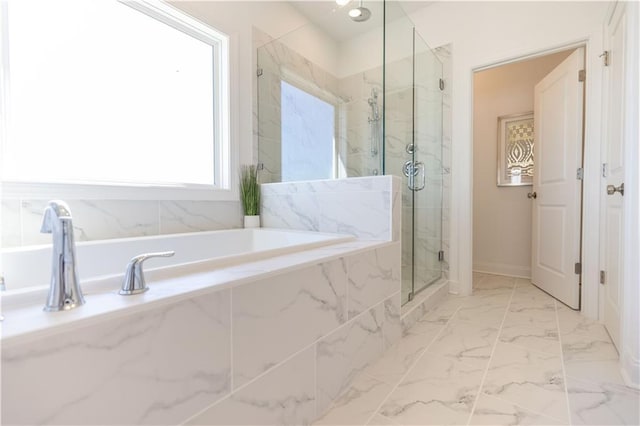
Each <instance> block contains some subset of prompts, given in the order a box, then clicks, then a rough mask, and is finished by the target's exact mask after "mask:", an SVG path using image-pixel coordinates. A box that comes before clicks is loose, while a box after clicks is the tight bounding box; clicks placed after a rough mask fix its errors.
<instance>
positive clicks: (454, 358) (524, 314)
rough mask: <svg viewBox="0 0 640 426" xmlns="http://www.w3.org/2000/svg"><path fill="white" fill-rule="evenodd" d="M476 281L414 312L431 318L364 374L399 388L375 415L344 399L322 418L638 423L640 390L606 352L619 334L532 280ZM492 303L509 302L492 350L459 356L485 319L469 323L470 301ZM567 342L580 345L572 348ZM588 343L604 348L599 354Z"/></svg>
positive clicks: (479, 277) (490, 342)
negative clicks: (608, 333)
mask: <svg viewBox="0 0 640 426" xmlns="http://www.w3.org/2000/svg"><path fill="white" fill-rule="evenodd" d="M473 279H474V294H473V295H472V296H469V297H456V296H452V295H449V296H447V297H445V298H443V299H441V300H440V303H439V305H438V306H437V307H435V308H432V309H428V310H426V312H425V311H424V310H420V309H415V310H414V311H412V314H413V313H416V312H425V316H424V318H419V319H417V320H415V319H413V320H411V323H413V324H414V326H413V327H409V328H407V329H405V330H404V333H403V337H402V339H400V340H399V341H398V342H397V343H396V344H394V345H393V346H392V347H391V348H389V349H388V350H387V351H386V352H385V353H384V354H383V356H382V358H381V359H380V360H378V361H377V362H375V363H373V364H372V365H370V366H369V367H367V368H366V369H365V370H364V372H363V373H362V380H367V378H373V379H376V380H378V381H380V382H383V383H386V384H388V385H390V386H393V387H394V390H393V392H392V393H391V394H390V395H389V396H386V397H385V396H377V398H378V399H377V401H378V407H380V408H377V409H374V410H373V411H369V414H370V417H369V420H368V421H367V422H364V423H363V422H362V420H361V419H362V416H363V413H362V411H361V410H363V409H364V408H365V405H364V404H361V403H359V402H354V407H353V410H350V407H349V403H348V402H346V401H345V400H342V399H341V401H344V403H342V404H340V406H339V407H338V405H336V406H334V407H335V408H334V409H335V410H336V413H335V414H334V413H331V412H329V413H327V414H326V415H325V417H324V418H323V419H333V418H335V419H339V422H338V421H337V420H336V421H335V422H333V423H331V424H335V425H338V424H371V425H410V424H411V425H418V424H419V425H431V424H434V425H435V424H437V425H443V424H473V425H476V424H478V425H483V424H484V425H568V424H576V425H577V424H592V425H623V424H626V425H637V424H639V423H640V414H639V411H638V407H640V393H639V392H638V390H637V389H631V388H628V387H626V386H624V384H623V382H622V378H621V377H620V373H619V372H618V370H619V365H618V360H617V358H616V359H615V360H614V359H611V358H610V356H611V354H610V353H609V352H608V351H606V350H604V351H603V350H602V349H603V348H605V347H606V346H603V345H604V344H605V343H609V344H611V341H610V340H607V339H605V338H604V337H605V336H603V335H602V334H601V333H600V329H599V328H598V327H596V325H600V324H597V323H594V322H593V321H590V320H588V319H586V318H584V317H582V316H581V315H580V314H579V313H578V312H574V311H572V310H569V309H568V308H566V307H564V306H563V305H562V304H560V303H558V302H555V301H554V300H553V299H551V300H549V296H548V295H546V294H545V293H544V292H542V291H541V290H539V289H537V288H536V287H534V286H533V285H531V283H530V282H529V281H525V280H521V279H516V280H513V279H505V278H504V277H497V276H492V275H486V274H477V273H474V275H473ZM505 294H506V295H507V296H511V295H513V296H514V297H505ZM516 294H520V295H522V296H523V297H520V298H516V297H515V295H516ZM524 295H526V296H524ZM486 303H489V304H491V305H492V306H502V308H503V309H504V311H505V312H506V314H505V316H504V320H503V321H502V322H501V323H500V324H499V325H497V326H496V329H495V332H494V333H490V335H488V336H485V338H484V339H486V340H485V342H486V343H485V345H487V347H488V349H489V352H488V357H487V358H486V361H484V362H479V361H480V360H479V359H476V358H474V357H464V356H461V355H460V353H461V349H463V348H464V343H465V342H466V343H469V341H468V340H467V339H469V336H470V333H471V331H472V330H474V327H475V330H476V331H479V332H482V330H483V328H484V327H486V325H483V324H482V322H483V321H480V323H479V324H476V325H470V321H469V320H468V319H465V320H462V319H460V316H461V315H459V314H461V313H462V314H463V315H468V312H466V313H465V312H464V311H462V308H463V307H464V306H472V307H479V306H482V305H483V304H486ZM479 312H480V313H481V312H482V311H479ZM467 318H468V317H467ZM554 327H555V328H554ZM523 328H524V329H523ZM518 329H520V331H521V332H523V333H524V332H527V333H529V332H530V335H531V336H534V337H536V338H541V339H542V340H540V341H539V342H538V343H540V344H538V345H537V346H536V345H535V344H534V343H533V342H529V343H531V344H528V343H525V342H523V341H522V340H519V339H517V338H515V339H514V340H511V339H510V338H509V339H504V338H503V337H505V336H511V335H512V336H513V337H517V336H518V333H516V332H515V331H516V330H518ZM589 330H593V335H590V333H589ZM547 333H548V334H547ZM523 335H524V334H521V336H523ZM541 336H542V337H541ZM547 338H548V340H549V341H548V342H547V343H548V344H551V343H552V342H553V343H554V344H555V345H556V347H555V348H554V349H553V350H549V347H548V346H545V345H543V344H541V343H544V342H545V340H546V339H547ZM484 339H480V340H484ZM557 339H560V340H562V342H563V345H562V346H561V345H560V343H559V340H557ZM565 339H566V340H567V341H569V342H572V344H571V345H564V342H565ZM593 339H595V340H593ZM590 342H591V343H593V342H596V343H597V344H596V345H595V347H599V349H601V350H599V351H594V345H591V344H590ZM534 346H535V347H534ZM482 347H484V345H482ZM567 355H569V356H567ZM572 357H573V358H572ZM358 380H360V379H356V382H357V381H358ZM349 392H351V390H350V391H349ZM369 398H374V393H370V394H369ZM367 404H370V406H374V405H375V403H374V402H373V401H371V402H370V403H369V402H367ZM350 413H352V415H351V416H349V414H350ZM338 414H339V416H338V417H332V416H333V415H336V416H337V415H338ZM323 424H329V422H327V421H323Z"/></svg>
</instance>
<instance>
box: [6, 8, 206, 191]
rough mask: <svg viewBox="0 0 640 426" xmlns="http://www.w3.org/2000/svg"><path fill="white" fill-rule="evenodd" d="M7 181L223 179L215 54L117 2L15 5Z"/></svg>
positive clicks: (10, 13)
mask: <svg viewBox="0 0 640 426" xmlns="http://www.w3.org/2000/svg"><path fill="white" fill-rule="evenodd" d="M8 23H9V25H8V35H9V37H8V41H9V81H10V92H9V93H10V95H9V96H10V97H9V112H10V116H9V117H10V118H9V127H8V130H9V137H8V143H7V146H6V151H5V154H6V155H5V156H3V178H4V179H6V180H23V181H24V180H26V181H44V182H47V181H72V182H73V181H107V182H131V183H161V184H162V183H192V184H210V185H211V184H214V111H213V107H214V101H213V95H214V93H213V84H214V80H213V71H214V70H213V66H214V64H213V57H214V55H213V47H212V46H211V45H209V44H207V43H204V42H202V41H200V40H197V39H195V38H194V37H192V36H190V35H187V34H185V33H183V32H181V31H179V30H177V29H175V28H173V27H171V26H169V25H167V24H165V23H162V22H160V21H158V20H156V19H154V18H151V17H149V16H147V15H145V14H144V13H141V12H140V11H138V10H135V9H133V8H131V7H129V6H127V5H125V4H123V3H119V2H117V1H115V0H91V1H88V0H63V1H59V0H56V1H31V0H13V1H10V2H9V4H8Z"/></svg>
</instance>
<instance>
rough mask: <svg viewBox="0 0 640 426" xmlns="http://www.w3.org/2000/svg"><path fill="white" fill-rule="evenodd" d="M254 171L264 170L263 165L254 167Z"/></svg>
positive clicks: (259, 164)
mask: <svg viewBox="0 0 640 426" xmlns="http://www.w3.org/2000/svg"><path fill="white" fill-rule="evenodd" d="M256 170H264V163H258V164H257V165H256Z"/></svg>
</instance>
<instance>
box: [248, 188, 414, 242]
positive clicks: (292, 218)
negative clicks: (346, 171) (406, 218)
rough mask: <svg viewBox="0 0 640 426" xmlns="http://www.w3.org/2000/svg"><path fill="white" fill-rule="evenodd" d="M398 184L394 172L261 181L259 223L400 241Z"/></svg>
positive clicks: (269, 225) (275, 226) (277, 226)
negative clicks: (329, 177)
mask: <svg viewBox="0 0 640 426" xmlns="http://www.w3.org/2000/svg"><path fill="white" fill-rule="evenodd" d="M399 190H400V178H398V177H395V176H371V177H361V178H348V179H335V180H315V181H302V182H286V183H271V184H263V185H262V186H261V191H262V208H261V212H262V223H263V226H265V227H272V228H287V229H303V230H308V231H318V232H334V233H341V234H351V235H354V236H356V237H357V238H358V239H362V240H381V241H399V240H400V219H399V218H400V207H401V205H400V203H401V202H402V200H400V199H399V193H400V191H399ZM394 218H396V219H395V220H394Z"/></svg>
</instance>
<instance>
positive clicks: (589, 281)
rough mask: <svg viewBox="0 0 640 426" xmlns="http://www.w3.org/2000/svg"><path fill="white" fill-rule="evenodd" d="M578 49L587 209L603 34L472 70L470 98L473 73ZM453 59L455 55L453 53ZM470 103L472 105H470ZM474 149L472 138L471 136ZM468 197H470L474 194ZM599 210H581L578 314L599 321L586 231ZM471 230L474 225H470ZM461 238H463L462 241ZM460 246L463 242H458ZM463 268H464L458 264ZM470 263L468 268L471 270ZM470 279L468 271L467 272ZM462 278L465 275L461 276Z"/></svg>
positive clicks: (592, 194)
mask: <svg viewBox="0 0 640 426" xmlns="http://www.w3.org/2000/svg"><path fill="white" fill-rule="evenodd" d="M577 47H584V48H585V52H586V56H585V67H586V70H587V77H586V85H585V97H584V102H585V117H584V160H583V167H584V180H583V191H582V202H583V205H584V206H585V207H587V206H598V207H599V206H600V163H601V162H600V158H601V154H600V150H601V146H600V145H601V132H602V129H601V127H602V126H601V113H602V111H601V108H600V105H601V104H602V60H601V59H600V58H598V55H599V54H600V53H601V52H602V50H603V40H602V33H601V32H599V33H597V34H593V35H591V36H589V37H588V38H586V39H582V40H578V41H575V42H573V43H569V44H565V45H561V46H552V47H549V48H548V49H543V50H539V51H535V52H530V51H529V52H527V51H524V52H522V53H521V54H519V55H513V56H510V57H505V58H502V59H498V60H497V61H494V62H492V63H490V64H482V65H478V66H476V67H472V69H471V81H472V83H471V99H473V74H474V73H476V72H478V71H483V70H486V69H490V68H495V67H498V66H501V65H506V64H509V63H512V62H519V61H522V60H525V59H532V58H536V57H540V56H545V55H549V54H552V53H556V52H559V51H562V50H568V49H572V48H577ZM454 56H455V54H454ZM472 104H473V103H472ZM471 128H473V114H471ZM471 143H472V146H473V136H472V137H471ZM470 187H471V188H473V174H471V186H470ZM469 196H470V197H471V198H472V197H473V193H470V194H469ZM599 210H600V209H599V208H593V209H590V208H583V213H582V232H581V233H582V259H581V260H580V261H581V263H582V289H581V307H582V309H581V311H582V314H583V315H585V316H587V317H589V318H593V319H598V306H599V305H598V291H599V273H600V269H599V268H600V251H599V250H600V238H599V235H598V232H596V233H594V232H588V231H589V230H593V229H596V230H597V229H599V227H600V211H599ZM471 230H472V231H473V224H471ZM461 239H463V238H461ZM461 243H462V242H461ZM461 266H462V267H464V265H461ZM471 266H472V265H471V263H470V264H469V267H471ZM468 274H469V275H467V276H471V271H469V272H468ZM462 275H464V274H462ZM464 284H467V283H460V287H461V288H460V292H461V293H462V294H470V293H471V282H470V281H469V283H468V288H467V289H463V288H462V286H463V285H464ZM465 290H466V291H465Z"/></svg>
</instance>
